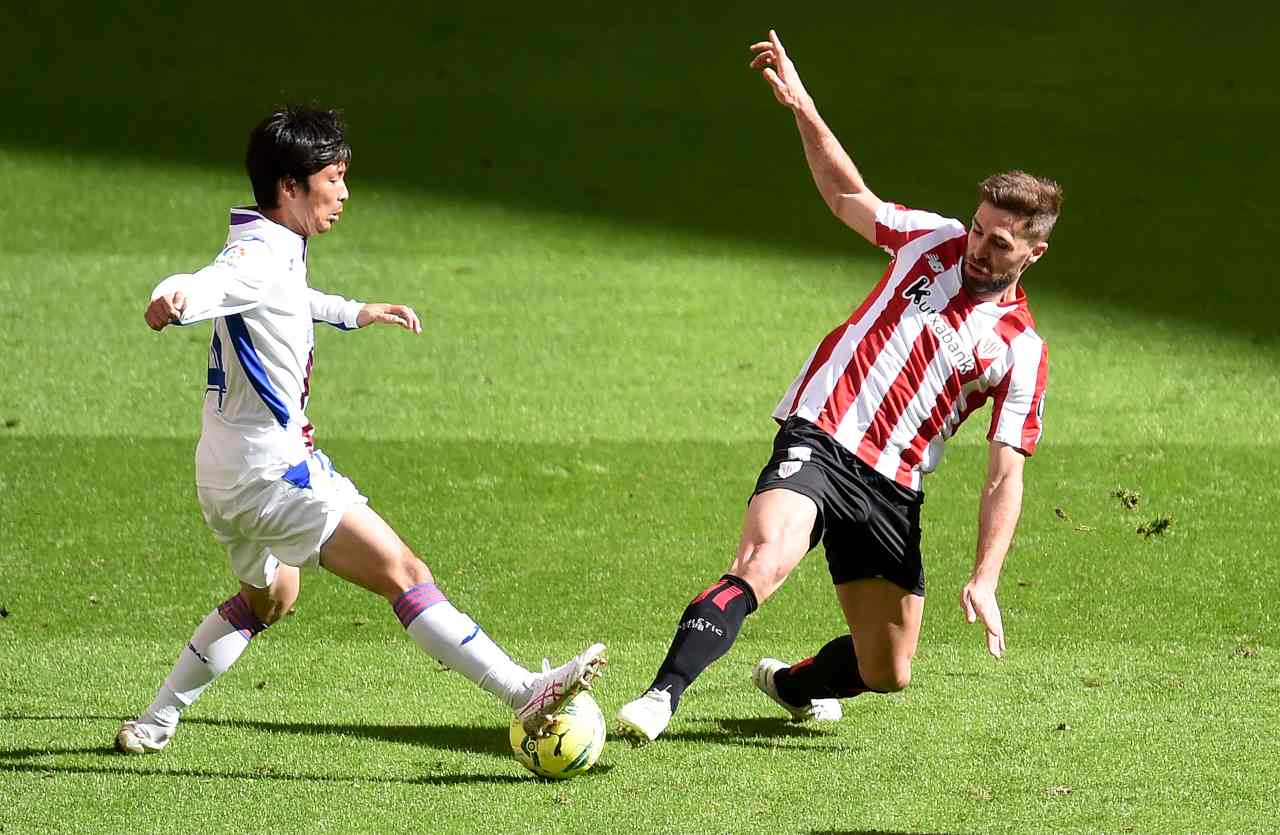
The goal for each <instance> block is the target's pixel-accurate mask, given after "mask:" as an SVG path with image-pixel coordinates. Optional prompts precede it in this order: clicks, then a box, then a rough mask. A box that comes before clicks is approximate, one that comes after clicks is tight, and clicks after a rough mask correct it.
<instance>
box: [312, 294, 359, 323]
mask: <svg viewBox="0 0 1280 835" xmlns="http://www.w3.org/2000/svg"><path fill="white" fill-rule="evenodd" d="M307 300H308V301H309V302H310V303H311V321H313V322H324V323H325V324H326V325H333V326H334V327H335V328H338V329H339V330H344V331H353V330H355V329H356V328H358V327H359V325H358V324H357V322H356V317H358V316H359V315H360V308H362V307H364V305H363V304H362V303H361V302H358V301H356V300H355V299H348V298H344V297H343V296H335V295H331V294H329V293H322V292H320V291H319V290H316V289H314V288H311V287H308V288H307Z"/></svg>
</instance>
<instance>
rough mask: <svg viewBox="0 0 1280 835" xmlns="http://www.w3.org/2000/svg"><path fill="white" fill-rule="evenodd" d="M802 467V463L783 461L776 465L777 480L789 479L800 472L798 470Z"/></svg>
mask: <svg viewBox="0 0 1280 835" xmlns="http://www.w3.org/2000/svg"><path fill="white" fill-rule="evenodd" d="M803 466H804V462H803V461H783V462H782V463H781V464H779V465H778V478H791V476H793V475H795V474H796V473H798V472H800V468H801V467H803Z"/></svg>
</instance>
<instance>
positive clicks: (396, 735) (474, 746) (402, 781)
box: [0, 716, 612, 786]
mask: <svg viewBox="0 0 1280 835" xmlns="http://www.w3.org/2000/svg"><path fill="white" fill-rule="evenodd" d="M119 718H120V717H117V716H6V717H0V721H29V722H35V721H73V720H74V721H85V720H112V721H115V720H117V719H119ZM184 724H192V725H212V726H216V727H226V728H246V729H251V730H254V731H269V732H274V733H296V734H337V735H341V736H357V737H364V738H367V739H375V740H380V741H387V742H402V743H407V744H410V745H424V746H427V747H432V748H441V749H445V750H451V751H469V752H472V753H479V754H497V755H500V756H501V758H502V759H504V760H507V759H510V756H511V752H510V750H509V749H508V748H507V746H506V745H505V743H504V741H503V739H504V738H503V737H502V736H501V734H497V733H492V734H491V733H486V732H484V729H477V728H474V727H464V726H456V725H427V726H412V727H410V726H393V725H321V724H305V723H296V722H249V721H244V722H242V721H235V720H229V719H189V720H185V723H184ZM490 740H491V741H493V742H494V744H490V743H489V742H488V741H490ZM66 755H71V756H86V757H96V758H100V759H101V760H102V761H103V765H101V766H96V765H61V764H45V763H36V762H25V761H27V760H34V759H37V758H41V757H58V756H66ZM173 761H174V760H173V759H172V758H151V757H128V756H125V755H123V754H120V753H119V752H117V751H116V750H115V749H114V748H113V747H112V746H111V745H109V744H108V745H100V746H94V747H82V748H55V747H48V748H14V749H6V750H0V772H12V773H26V774H112V775H136V776H139V777H199V778H206V779H209V778H212V779H223V780H280V781H285V782H317V783H386V784H399V785H408V786H452V785H467V784H476V783H489V784H506V783H523V782H526V781H529V780H540V778H538V777H535V776H533V775H529V774H523V773H516V774H435V775H431V774H426V775H422V776H419V777H386V776H371V775H364V774H308V773H293V772H285V771H279V770H277V769H275V768H272V767H263V768H251V769H245V770H243V771H216V770H211V769H201V768H169V767H165V765H163V764H165V763H172V762H173ZM125 763H129V764H130V765H125ZM142 763H148V764H149V763H155V764H156V765H158V766H160V767H157V768H146V767H142V768H139V767H136V765H137V764H142ZM611 769H612V766H609V765H604V764H601V765H597V766H596V767H595V768H593V769H592V770H591V772H590V774H589V775H586V776H592V777H599V776H601V775H603V774H605V773H607V772H609V771H610V770H611ZM541 782H554V781H550V780H544V781H541Z"/></svg>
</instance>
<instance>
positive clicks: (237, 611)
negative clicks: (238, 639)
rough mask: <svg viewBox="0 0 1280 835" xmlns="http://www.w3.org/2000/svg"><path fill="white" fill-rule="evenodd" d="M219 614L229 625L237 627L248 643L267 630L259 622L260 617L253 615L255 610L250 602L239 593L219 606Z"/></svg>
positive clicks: (263, 624)
mask: <svg viewBox="0 0 1280 835" xmlns="http://www.w3.org/2000/svg"><path fill="white" fill-rule="evenodd" d="M218 614H219V615H221V616H222V619H223V620H225V621H226V622H227V623H229V624H231V625H232V626H233V627H235V630H236V631H237V632H239V633H240V634H241V635H242V636H244V639H245V640H246V641H249V640H252V639H253V636H254V635H257V634H258V633H259V632H261V631H262V630H264V629H266V628H267V625H266V624H265V623H263V622H262V621H260V620H258V616H257V615H255V614H254V613H253V608H252V607H251V606H250V605H249V601H247V600H245V599H244V597H243V596H241V595H240V594H239V593H237V594H234V595H232V596H231V597H228V598H227V599H226V600H224V601H222V602H221V603H219V604H218Z"/></svg>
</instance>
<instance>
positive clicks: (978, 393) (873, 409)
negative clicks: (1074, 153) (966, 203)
mask: <svg viewBox="0 0 1280 835" xmlns="http://www.w3.org/2000/svg"><path fill="white" fill-rule="evenodd" d="M966 235H967V230H966V229H965V226H964V224H962V223H960V222H959V221H958V220H952V219H949V218H944V217H941V216H939V215H935V214H932V213H930V212H922V211H917V210H914V209H908V208H906V207H904V206H899V205H895V204H892V203H885V204H883V205H882V206H881V207H880V209H879V211H877V212H876V243H877V244H878V245H879V246H880V247H881V248H883V249H884V250H885V251H886V252H888V253H889V254H890V255H891V256H893V261H892V262H890V264H889V268H888V269H887V270H886V271H885V274H884V276H883V277H882V278H881V279H880V282H879V283H878V284H877V285H876V286H875V289H873V290H872V291H871V295H869V296H867V298H866V300H865V301H863V302H862V304H861V305H859V307H858V309H857V310H855V311H854V312H853V315H852V316H850V317H849V319H848V320H847V321H846V322H844V324H842V325H840V326H839V327H837V328H836V329H835V330H833V331H831V333H829V334H827V336H826V338H825V339H823V340H822V342H821V343H820V344H819V345H818V347H817V348H816V349H814V351H813V353H812V354H811V355H810V356H809V359H808V360H807V361H806V362H805V365H804V368H803V370H802V371H801V372H800V375H799V376H798V377H796V379H795V382H793V383H792V384H791V387H790V388H789V389H788V390H787V393H786V395H784V396H783V398H782V400H781V401H780V402H779V403H778V407H777V408H776V409H775V410H774V412H773V416H774V418H776V419H777V420H779V421H782V420H785V419H787V418H788V417H791V416H796V417H800V418H803V419H804V420H807V421H810V422H811V423H814V424H815V425H817V426H818V427H819V428H820V429H822V430H823V431H825V432H827V433H828V434H830V435H831V436H832V437H834V438H835V439H836V441H837V442H839V443H840V444H841V445H842V446H844V447H845V448H846V449H848V450H849V451H851V452H853V453H854V454H855V455H857V456H858V458H859V459H861V460H862V461H864V462H865V463H866V464H867V465H869V466H871V467H873V468H874V469H875V470H876V471H878V472H880V473H882V474H883V475H885V476H887V477H888V478H891V479H893V480H894V481H896V482H897V483H899V484H901V485H903V486H904V487H908V488H910V489H912V490H919V489H920V482H921V476H922V475H923V474H924V473H928V472H932V471H933V470H934V468H935V467H937V465H938V462H939V461H940V460H941V458H942V452H943V444H944V443H945V442H946V440H947V439H948V438H950V437H951V436H952V435H953V434H955V431H956V429H957V428H958V427H959V426H960V424H961V423H963V422H964V420H965V418H967V417H968V416H969V415H970V414H971V413H972V412H973V411H974V410H975V409H977V408H978V407H979V406H981V405H982V404H983V403H985V402H986V401H987V400H992V401H993V404H994V405H993V407H992V414H991V428H990V431H988V433H987V438H988V439H990V440H992V441H1000V442H1002V443H1005V444H1008V445H1009V446H1012V447H1015V448H1017V449H1019V450H1021V451H1022V452H1023V453H1025V454H1027V455H1030V454H1032V453H1033V452H1034V451H1035V447H1036V443H1037V441H1039V439H1040V432H1041V428H1042V426H1041V420H1042V417H1043V411H1044V390H1045V382H1046V379H1047V377H1048V372H1049V352H1048V347H1047V346H1046V345H1045V342H1044V340H1043V339H1041V338H1040V336H1039V335H1038V334H1036V332H1035V322H1034V320H1033V319H1032V318H1031V312H1030V311H1029V310H1028V309H1027V298H1026V294H1025V293H1023V291H1022V288H1021V286H1019V287H1018V290H1017V298H1016V299H1014V301H1013V302H1012V303H1010V304H1004V305H1001V304H998V303H996V302H979V301H977V300H975V299H974V298H973V297H972V296H970V295H969V293H968V291H966V290H965V289H964V286H963V283H962V281H961V274H960V270H961V264H962V260H963V258H964V251H965V238H966Z"/></svg>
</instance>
